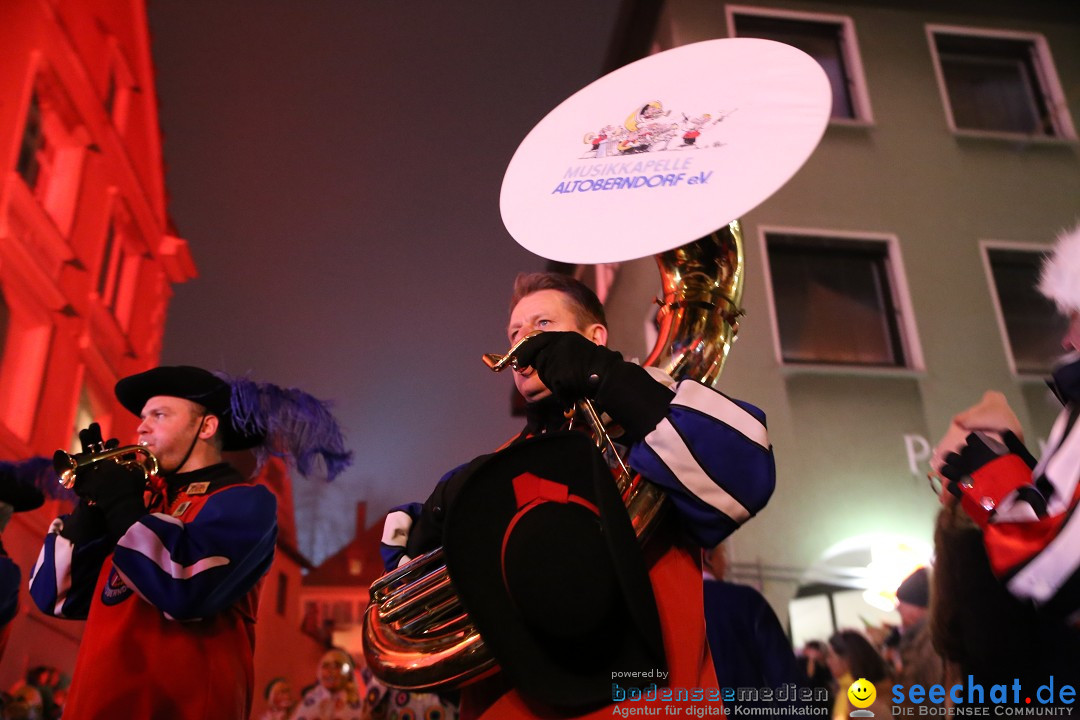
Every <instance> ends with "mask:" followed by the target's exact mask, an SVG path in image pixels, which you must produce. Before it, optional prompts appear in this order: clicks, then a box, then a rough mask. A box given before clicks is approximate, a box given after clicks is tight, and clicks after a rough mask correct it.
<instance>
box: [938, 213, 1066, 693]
mask: <svg viewBox="0 0 1080 720" xmlns="http://www.w3.org/2000/svg"><path fill="white" fill-rule="evenodd" d="M1038 287H1039V290H1040V292H1042V294H1043V295H1045V296H1046V297H1047V298H1048V299H1050V300H1052V301H1053V302H1054V303H1055V305H1056V306H1057V309H1058V310H1059V311H1060V312H1061V313H1062V314H1063V315H1064V316H1065V317H1066V319H1067V320H1068V324H1067V329H1066V331H1065V334H1064V336H1063V337H1062V341H1061V344H1062V347H1063V348H1064V350H1065V351H1066V354H1065V355H1064V356H1063V357H1062V358H1061V359H1060V360H1059V361H1058V363H1057V364H1056V365H1055V367H1054V370H1053V380H1052V383H1051V389H1052V390H1053V391H1054V393H1055V394H1056V395H1057V397H1058V399H1059V400H1060V401H1061V403H1062V404H1063V406H1064V407H1063V409H1062V410H1061V412H1060V414H1059V415H1058V417H1057V420H1056V421H1055V422H1054V425H1053V427H1052V428H1051V431H1050V436H1049V437H1048V438H1047V442H1046V450H1045V452H1044V453H1043V456H1042V458H1041V459H1039V460H1038V461H1036V460H1035V458H1034V457H1033V456H1032V454H1031V453H1030V452H1029V451H1028V450H1027V448H1026V447H1025V445H1024V442H1023V440H1024V433H1023V428H1022V427H1021V426H1020V422H1019V420H1018V418H1017V416H1016V414H1015V413H1014V412H1013V410H1012V409H1011V408H1010V407H1009V406H1008V403H1007V402H1006V400H1005V397H1004V396H1003V395H1002V394H1001V393H999V392H995V391H989V392H987V393H986V394H985V395H984V396H983V398H982V400H981V401H980V402H979V403H978V404H976V405H975V406H973V407H971V408H969V409H967V410H965V411H963V412H961V413H959V414H957V415H956V416H955V417H954V418H953V420H952V423H951V425H950V427H949V430H948V432H946V434H945V436H944V437H943V438H942V440H941V442H940V443H938V445H937V447H936V448H935V451H934V456H933V458H932V460H931V466H932V469H933V475H932V477H935V478H937V479H939V480H941V482H942V485H941V487H940V488H939V495H940V497H941V500H942V504H943V505H944V508H943V509H942V511H941V513H940V514H939V517H938V522H937V528H936V531H935V553H936V555H937V557H938V561H937V563H936V571H935V573H934V578H935V582H934V593H933V597H934V602H933V606H932V608H931V614H932V620H931V624H932V629H933V634H934V642H935V645H936V646H937V647H938V649H939V650H940V652H941V653H942V654H943V655H944V656H945V657H946V658H947V659H948V660H949V661H951V662H953V663H955V666H956V672H957V673H958V674H961V677H963V676H964V675H967V674H973V675H974V676H975V677H976V679H978V680H979V681H981V682H999V681H1000V682H1011V681H1013V680H1014V679H1020V680H1021V681H1024V682H1025V683H1034V684H1036V685H1037V684H1038V683H1044V682H1047V680H1048V678H1049V676H1050V675H1053V676H1054V678H1055V682H1058V683H1068V684H1071V685H1073V686H1076V685H1077V684H1080V552H1077V547H1078V541H1077V538H1078V537H1080V513H1078V512H1077V506H1078V504H1080V424H1078V423H1077V419H1078V417H1080V226H1078V227H1076V228H1074V229H1072V230H1071V231H1068V232H1063V233H1062V234H1061V235H1060V236H1059V237H1058V239H1057V242H1056V244H1055V246H1054V250H1053V252H1052V254H1051V255H1050V256H1049V257H1047V258H1046V260H1045V261H1044V263H1043V267H1042V272H1041V276H1040V279H1039V286H1038ZM987 628H993V632H990V633H988V632H987Z"/></svg>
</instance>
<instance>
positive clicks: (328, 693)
mask: <svg viewBox="0 0 1080 720" xmlns="http://www.w3.org/2000/svg"><path fill="white" fill-rule="evenodd" d="M315 676H316V683H315V685H314V686H313V687H312V688H311V689H310V690H307V691H306V692H305V693H304V696H303V697H302V698H300V702H299V703H297V705H296V709H295V710H294V711H293V713H292V716H291V720H370V719H371V718H373V717H375V716H373V715H372V710H373V708H374V707H375V706H376V705H378V704H379V703H380V702H381V701H382V699H383V696H384V695H385V694H386V688H385V687H384V686H381V685H380V686H378V687H374V686H372V687H371V688H370V689H369V688H367V687H364V686H362V685H360V684H358V683H357V677H356V664H355V663H354V662H353V659H352V656H350V655H349V653H347V652H345V651H344V650H341V649H340V648H333V649H331V650H328V651H327V652H326V654H324V655H323V656H322V657H321V658H320V659H319V664H318V665H317V666H316V667H315Z"/></svg>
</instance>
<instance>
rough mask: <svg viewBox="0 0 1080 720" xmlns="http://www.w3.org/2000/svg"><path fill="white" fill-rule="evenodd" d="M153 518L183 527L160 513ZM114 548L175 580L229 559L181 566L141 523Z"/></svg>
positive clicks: (214, 557) (224, 563) (188, 576)
mask: <svg viewBox="0 0 1080 720" xmlns="http://www.w3.org/2000/svg"><path fill="white" fill-rule="evenodd" d="M154 517H156V518H159V519H161V520H165V521H167V522H170V523H173V524H176V525H181V526H182V525H183V522H181V521H180V520H177V519H176V518H173V517H169V516H167V515H162V514H161V513H155V514H154ZM116 546H117V547H123V548H127V549H128V550H132V551H134V552H137V553H139V554H140V555H142V556H144V557H146V558H147V559H149V560H150V561H151V562H152V563H154V564H155V565H157V566H158V567H159V568H161V569H162V570H163V571H164V572H165V574H166V575H168V576H169V577H171V578H173V579H175V580H188V579H190V578H193V577H195V576H196V575H198V574H199V573H201V572H205V571H206V570H210V569H213V568H216V567H221V566H222V565H228V564H229V562H230V561H229V558H227V557H225V556H223V555H211V556H210V557H206V558H203V559H201V560H198V561H196V562H194V563H192V564H191V565H181V564H180V563H178V562H175V561H174V560H173V559H172V556H171V555H170V554H169V550H168V548H166V547H165V544H164V543H162V542H161V538H159V537H158V536H157V535H155V534H154V532H153V531H152V530H151V529H150V528H148V527H147V526H146V525H143V524H142V523H141V522H137V523H135V524H134V525H132V526H131V528H129V529H128V531H127V532H126V533H125V534H124V536H123V537H122V538H120V542H118V543H116Z"/></svg>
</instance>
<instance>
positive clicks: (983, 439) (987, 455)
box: [940, 430, 1035, 483]
mask: <svg viewBox="0 0 1080 720" xmlns="http://www.w3.org/2000/svg"><path fill="white" fill-rule="evenodd" d="M966 441H967V444H966V445H964V447H962V448H960V452H959V453H949V454H948V455H946V456H945V461H944V464H943V465H942V466H941V471H940V472H941V476H942V477H944V478H947V479H949V480H951V481H953V482H955V483H958V482H960V481H961V480H962V479H963V478H964V477H970V476H971V474H972V473H974V472H976V471H978V470H981V469H982V468H983V467H984V466H986V465H988V464H990V463H991V462H993V461H994V460H997V459H998V458H999V457H1002V456H1003V455H1009V454H1013V455H1017V456H1019V458H1020V459H1021V460H1023V461H1024V464H1025V465H1027V466H1028V468H1029V469H1034V468H1035V457H1034V456H1033V455H1032V454H1031V453H1030V452H1028V449H1027V448H1026V447H1024V443H1022V442H1020V438H1018V437H1016V435H1015V434H1014V433H1013V432H1012V431H1011V430H1006V431H1005V432H1004V433H1002V434H1001V442H1000V443H999V442H997V440H995V439H994V438H992V437H990V436H988V435H986V434H984V433H971V434H970V435H968V436H967V438H966Z"/></svg>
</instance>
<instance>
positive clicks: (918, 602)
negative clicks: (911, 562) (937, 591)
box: [896, 567, 930, 608]
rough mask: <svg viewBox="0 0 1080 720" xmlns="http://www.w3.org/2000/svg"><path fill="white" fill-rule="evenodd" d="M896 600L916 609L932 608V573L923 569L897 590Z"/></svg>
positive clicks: (907, 578)
mask: <svg viewBox="0 0 1080 720" xmlns="http://www.w3.org/2000/svg"><path fill="white" fill-rule="evenodd" d="M896 599H897V600H899V601H901V602H906V603H908V604H909V605H915V606H916V607H921V608H924V607H930V571H929V570H927V569H926V568H925V567H921V568H919V569H918V570H916V571H915V572H913V573H911V574H910V575H908V576H907V577H906V578H905V579H904V582H902V583H900V587H898V588H896Z"/></svg>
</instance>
